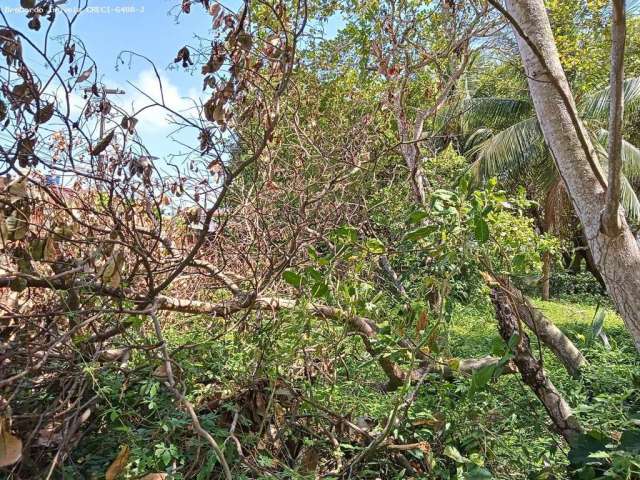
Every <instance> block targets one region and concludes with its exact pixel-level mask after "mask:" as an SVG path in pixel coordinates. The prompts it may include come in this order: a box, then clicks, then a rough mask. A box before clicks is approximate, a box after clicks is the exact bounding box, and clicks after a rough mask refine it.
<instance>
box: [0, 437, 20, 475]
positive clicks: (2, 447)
mask: <svg viewBox="0 0 640 480" xmlns="http://www.w3.org/2000/svg"><path fill="white" fill-rule="evenodd" d="M21 458H22V440H20V439H19V438H18V437H16V436H15V435H12V434H11V433H10V432H9V431H4V430H3V431H2V434H1V435H0V467H7V466H9V465H13V464H14V463H16V462H18V461H20V459H21Z"/></svg>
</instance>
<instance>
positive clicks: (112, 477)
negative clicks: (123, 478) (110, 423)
mask: <svg viewBox="0 0 640 480" xmlns="http://www.w3.org/2000/svg"><path fill="white" fill-rule="evenodd" d="M129 453H130V450H129V447H128V446H127V445H123V446H122V448H121V449H120V453H118V456H117V457H116V459H115V460H114V461H113V462H112V463H111V465H109V468H108V469H107V473H106V474H105V480H116V478H118V475H120V474H121V473H122V471H123V470H124V467H126V466H127V462H128V461H129Z"/></svg>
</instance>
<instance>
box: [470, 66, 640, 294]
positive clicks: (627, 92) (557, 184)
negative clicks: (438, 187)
mask: <svg viewBox="0 0 640 480" xmlns="http://www.w3.org/2000/svg"><path fill="white" fill-rule="evenodd" d="M624 98H625V108H626V112H627V113H633V111H634V110H635V109H637V108H638V106H640V78H630V79H628V80H626V81H625V85H624ZM464 109H465V113H464V115H463V130H464V131H465V132H466V133H467V140H466V144H465V153H466V156H467V158H470V159H471V160H472V164H471V170H472V172H473V173H474V176H475V178H476V179H477V180H478V181H483V180H486V179H488V178H490V177H498V178H500V179H501V180H503V181H505V182H512V183H518V184H522V183H524V182H523V181H524V180H526V181H527V183H528V184H529V185H532V186H533V187H534V188H535V190H536V191H537V194H538V195H540V197H541V199H542V202H541V203H542V204H543V208H544V220H543V222H542V223H543V228H544V230H545V231H547V232H552V233H556V232H555V230H556V228H557V227H558V224H559V219H560V218H561V215H560V212H562V211H563V210H568V209H570V206H569V198H568V196H567V195H566V192H564V184H563V183H562V181H561V179H560V176H559V174H558V170H557V169H556V166H555V163H554V161H553V158H552V156H551V152H550V150H549V149H548V148H547V146H546V144H545V141H544V136H543V134H542V131H541V129H540V126H539V124H538V120H537V118H536V116H535V111H534V109H533V105H532V103H531V100H530V99H528V98H527V99H508V98H492V97H483V98H467V99H466V100H465V102H464ZM578 110H579V112H580V115H581V117H582V120H583V123H584V125H585V127H586V128H587V130H588V132H589V134H590V135H591V136H592V140H593V144H594V146H595V148H596V149H597V154H598V155H597V156H598V158H599V159H600V163H601V166H602V168H603V169H606V167H607V149H606V144H607V137H608V130H607V119H608V115H609V88H608V87H607V88H604V89H602V90H599V91H596V92H593V93H590V94H587V95H585V96H584V97H583V98H581V99H580V100H579V101H578ZM622 159H623V173H624V178H623V189H622V198H621V203H622V206H623V208H624V210H625V213H626V215H627V218H628V219H629V220H630V221H631V222H633V223H638V222H640V202H639V201H638V197H637V195H636V193H635V191H634V189H633V187H632V183H634V184H637V183H640V150H639V149H638V148H636V147H635V146H634V145H632V144H631V143H629V142H627V141H626V140H623V146H622ZM605 178H606V175H605ZM587 263H588V259H587ZM549 273H550V258H549V257H548V256H545V259H544V270H543V289H542V290H543V292H542V293H543V298H545V297H547V298H548V294H549Z"/></svg>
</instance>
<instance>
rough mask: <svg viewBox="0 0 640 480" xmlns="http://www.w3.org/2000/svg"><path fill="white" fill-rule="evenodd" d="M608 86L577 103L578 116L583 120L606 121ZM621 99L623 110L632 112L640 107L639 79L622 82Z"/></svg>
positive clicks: (607, 114)
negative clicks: (583, 118)
mask: <svg viewBox="0 0 640 480" xmlns="http://www.w3.org/2000/svg"><path fill="white" fill-rule="evenodd" d="M610 90H611V89H610V88H609V86H607V87H605V88H603V89H601V90H597V91H595V92H593V93H589V94H587V95H586V96H585V97H583V98H582V100H581V101H580V103H579V106H578V108H579V110H580V114H581V115H582V116H583V117H585V118H594V119H600V120H606V119H607V118H608V116H609V101H610V99H609V95H610ZM622 94H623V97H624V104H625V109H627V110H629V111H633V110H635V109H636V108H638V106H640V77H634V78H628V79H626V80H625V81H624V88H623V93H622Z"/></svg>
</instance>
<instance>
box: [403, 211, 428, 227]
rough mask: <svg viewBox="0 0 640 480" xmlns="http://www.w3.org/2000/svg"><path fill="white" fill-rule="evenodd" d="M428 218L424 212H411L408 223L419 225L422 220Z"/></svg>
mask: <svg viewBox="0 0 640 480" xmlns="http://www.w3.org/2000/svg"><path fill="white" fill-rule="evenodd" d="M428 216H429V214H428V213H427V212H425V211H424V210H418V211H417V212H413V213H412V214H411V215H409V220H408V221H409V223H412V224H414V225H415V224H417V223H420V222H421V221H422V220H424V219H425V218H427V217H428Z"/></svg>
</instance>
